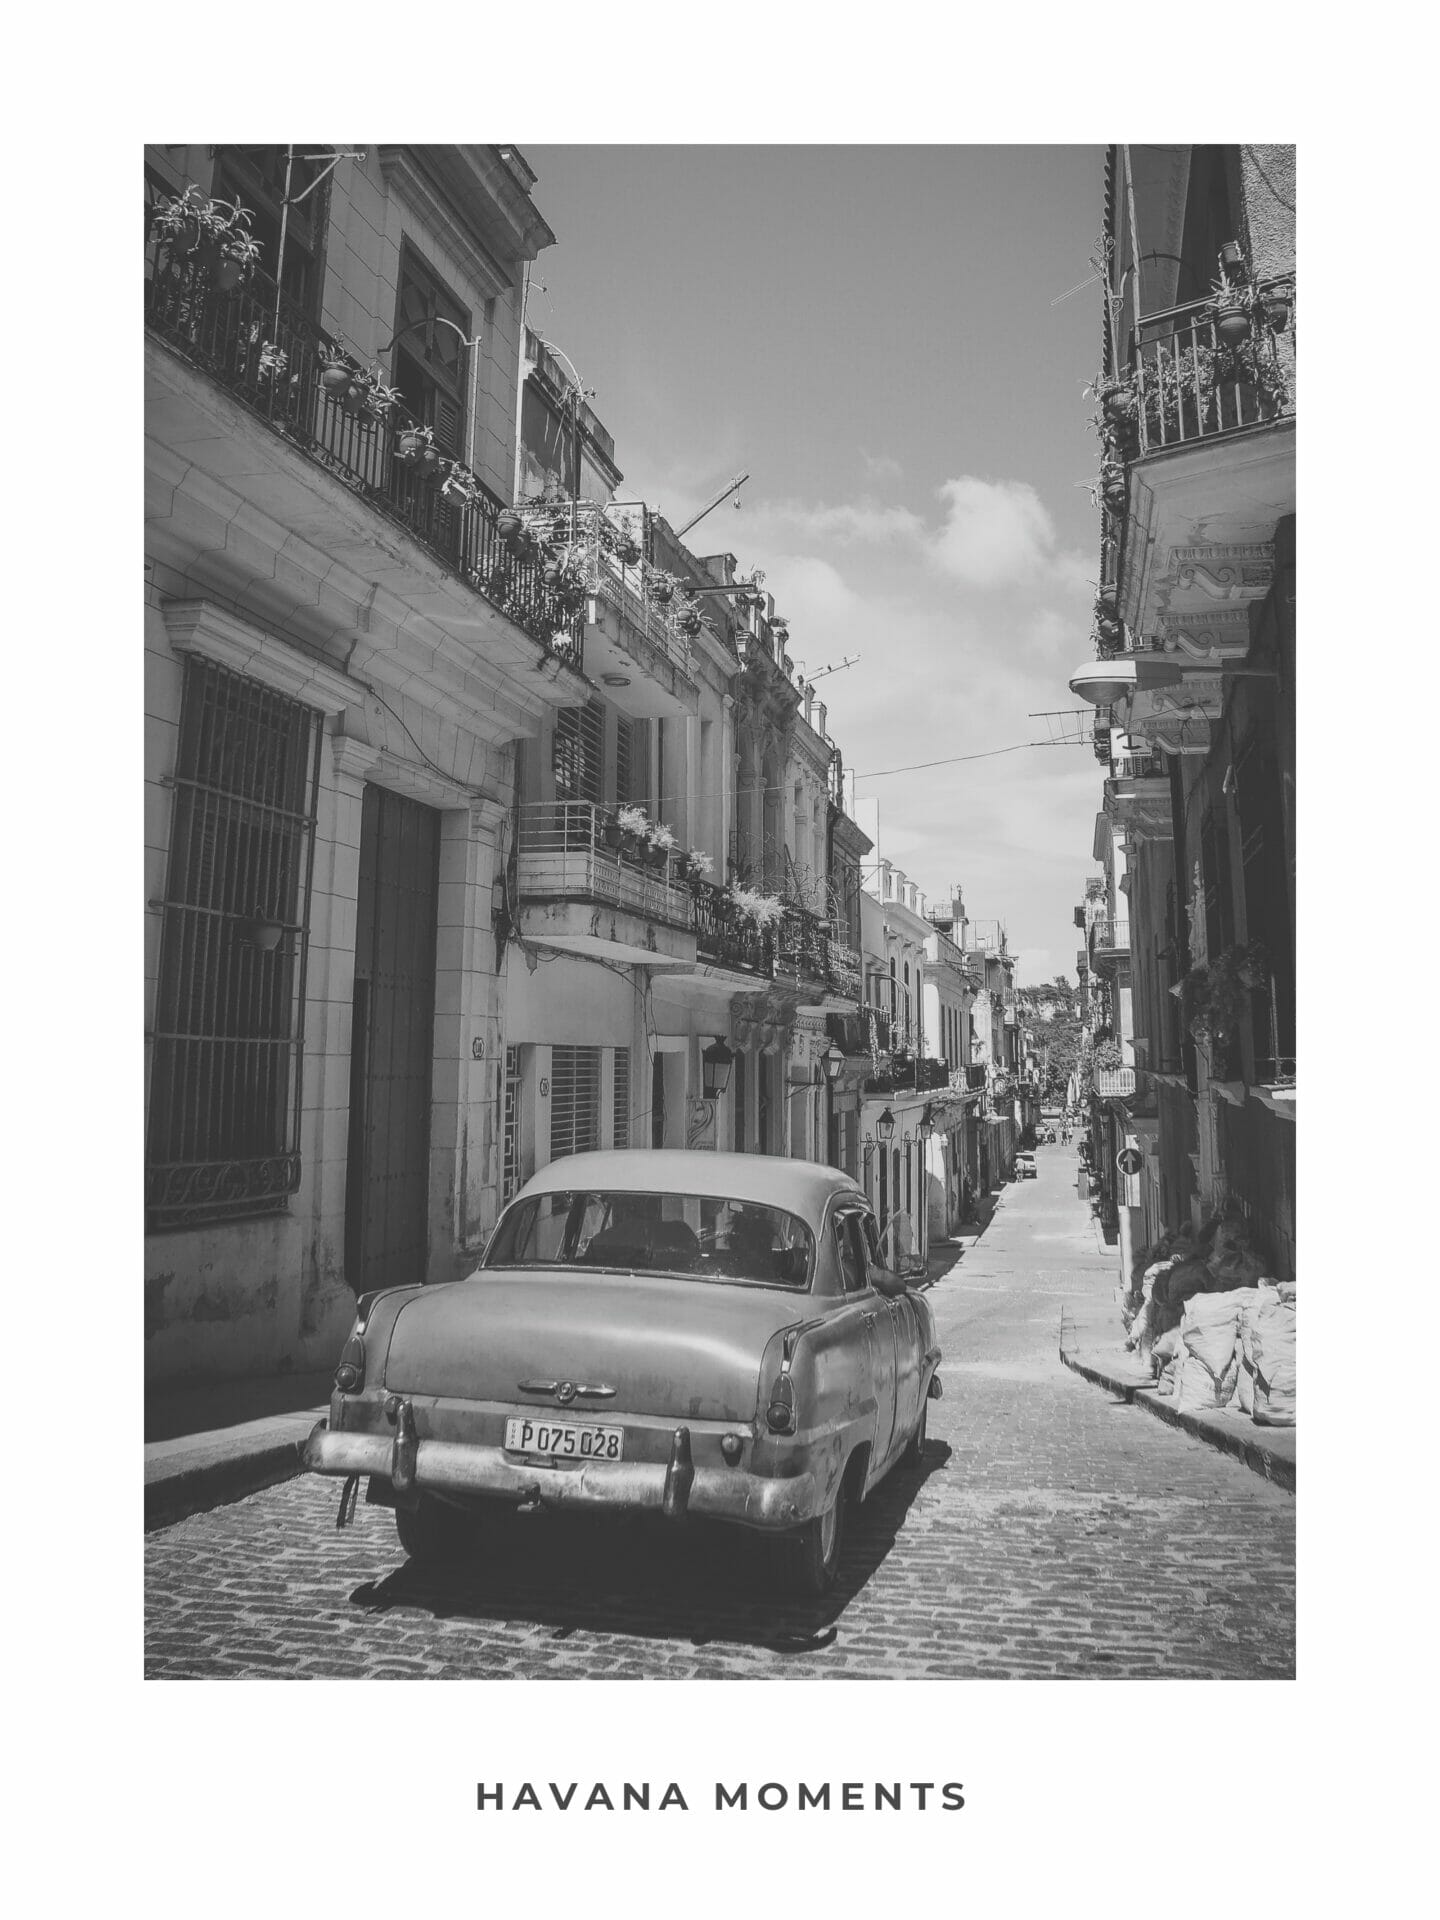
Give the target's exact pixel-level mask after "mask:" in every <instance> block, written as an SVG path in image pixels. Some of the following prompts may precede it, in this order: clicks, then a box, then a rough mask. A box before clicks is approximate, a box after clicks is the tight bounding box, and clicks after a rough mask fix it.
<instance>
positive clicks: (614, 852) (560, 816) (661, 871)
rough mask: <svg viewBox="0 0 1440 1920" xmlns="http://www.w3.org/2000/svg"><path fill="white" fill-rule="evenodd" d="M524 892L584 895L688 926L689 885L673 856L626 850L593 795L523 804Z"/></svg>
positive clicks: (524, 897) (691, 914) (691, 919)
mask: <svg viewBox="0 0 1440 1920" xmlns="http://www.w3.org/2000/svg"><path fill="white" fill-rule="evenodd" d="M519 827H520V831H519V840H518V849H517V851H518V860H519V878H518V885H519V892H520V900H521V903H522V905H523V904H524V903H525V902H526V901H532V900H585V901H595V902H597V903H599V904H602V905H606V906H612V907H620V908H623V909H625V910H626V911H628V912H631V913H637V914H642V915H643V916H644V917H645V918H646V919H647V920H658V921H659V922H661V923H662V924H663V925H665V926H670V927H680V928H683V929H685V930H687V931H689V930H691V929H693V928H694V926H695V919H696V916H695V906H694V900H693V897H692V893H691V889H690V888H689V887H686V886H680V885H679V884H677V883H676V881H675V877H674V871H673V864H672V862H671V860H670V858H669V856H668V855H666V854H663V853H661V854H660V855H659V856H658V857H655V856H639V855H636V854H634V853H632V852H629V851H627V850H626V848H625V846H624V844H623V842H622V840H621V838H620V835H619V832H618V829H615V828H614V824H613V820H612V819H611V818H610V816H608V815H607V814H606V812H605V810H604V808H602V807H595V806H592V805H591V804H590V803H589V801H588V800H541V801H536V802H532V803H531V804H530V805H528V806H523V807H521V809H520V822H519Z"/></svg>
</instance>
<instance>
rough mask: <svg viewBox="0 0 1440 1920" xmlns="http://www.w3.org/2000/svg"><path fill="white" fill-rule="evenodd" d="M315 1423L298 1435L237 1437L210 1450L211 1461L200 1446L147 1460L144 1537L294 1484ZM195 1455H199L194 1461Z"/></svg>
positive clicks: (308, 1422)
mask: <svg viewBox="0 0 1440 1920" xmlns="http://www.w3.org/2000/svg"><path fill="white" fill-rule="evenodd" d="M267 1424H268V1423H267ZM313 1425H314V1420H313V1418H312V1419H308V1420H307V1421H306V1422H305V1431H304V1433H302V1434H296V1433H294V1432H293V1431H292V1432H291V1433H289V1434H286V1435H283V1436H279V1437H273V1436H267V1437H265V1438H259V1437H256V1438H253V1439H250V1440H245V1439H238V1440H237V1441H235V1442H234V1443H232V1444H231V1445H229V1446H222V1447H220V1448H217V1449H214V1450H212V1451H211V1452H210V1455H209V1457H204V1454H205V1449H203V1448H202V1449H187V1450H186V1451H184V1452H182V1453H181V1454H180V1455H179V1457H178V1458H176V1459H175V1460H174V1461H173V1463H170V1462H161V1463H152V1462H151V1461H148V1460H147V1462H146V1468H145V1531H146V1533H154V1532H156V1531H157V1529H159V1528H160V1527H169V1526H173V1525H174V1524H175V1522H176V1521H177V1520H186V1519H188V1518H189V1517H190V1516H191V1515H192V1514H196V1513H208V1512H209V1511H210V1509H211V1508H212V1507H225V1506H229V1505H231V1503H232V1502H234V1501H236V1500H243V1499H244V1498H245V1497H246V1495H247V1494H252V1493H260V1492H263V1491H264V1489H265V1488H266V1487H274V1486H278V1485H280V1483H281V1482H282V1481H285V1480H293V1479H294V1478H295V1477H296V1475H297V1474H299V1473H301V1472H303V1471H304V1467H303V1461H302V1455H303V1453H304V1450H305V1441H306V1438H307V1437H308V1435H309V1432H310V1428H311V1427H312V1426H313ZM197 1453H199V1454H200V1455H201V1457H199V1458H197V1457H196V1455H197Z"/></svg>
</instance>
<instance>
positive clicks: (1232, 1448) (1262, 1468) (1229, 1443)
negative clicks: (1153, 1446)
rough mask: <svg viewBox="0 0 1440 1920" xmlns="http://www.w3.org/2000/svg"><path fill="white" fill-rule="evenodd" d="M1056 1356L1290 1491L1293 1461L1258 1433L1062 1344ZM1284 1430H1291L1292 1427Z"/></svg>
mask: <svg viewBox="0 0 1440 1920" xmlns="http://www.w3.org/2000/svg"><path fill="white" fill-rule="evenodd" d="M1060 1359H1061V1361H1062V1362H1063V1364H1064V1365H1065V1366H1067V1367H1069V1369H1070V1370H1071V1372H1072V1373H1078V1374H1079V1375H1080V1377H1081V1379H1082V1380H1089V1381H1091V1382H1092V1383H1093V1384H1094V1385H1095V1386H1097V1387H1105V1388H1107V1389H1108V1390H1109V1391H1110V1392H1111V1393H1114V1394H1118V1395H1119V1396H1120V1398H1121V1399H1122V1400H1124V1402H1125V1403H1126V1405H1127V1406H1131V1407H1144V1408H1145V1410H1146V1412H1147V1413H1153V1414H1154V1415H1155V1416H1156V1418H1157V1419H1159V1420H1163V1421H1165V1422H1166V1424H1167V1425H1169V1426H1172V1427H1179V1428H1181V1429H1182V1431H1184V1432H1185V1433H1188V1434H1191V1435H1192V1436H1193V1437H1194V1438H1195V1439H1197V1440H1203V1441H1204V1442H1205V1443H1206V1445H1207V1446H1212V1447H1218V1448H1219V1449H1220V1450H1221V1452H1223V1453H1231V1454H1234V1456H1235V1457H1236V1459H1238V1460H1243V1461H1244V1463H1245V1465H1246V1466H1247V1467H1249V1469H1250V1471H1251V1472H1252V1473H1258V1474H1259V1475H1260V1476H1261V1478H1262V1479H1265V1480H1269V1481H1271V1482H1272V1483H1273V1484H1274V1485H1275V1486H1277V1487H1283V1488H1284V1490H1285V1491H1286V1492H1287V1493H1294V1491H1295V1462H1294V1461H1293V1460H1285V1459H1282V1458H1281V1457H1279V1456H1278V1455H1277V1454H1275V1453H1272V1452H1271V1450H1270V1449H1269V1448H1268V1447H1267V1446H1266V1445H1265V1443H1264V1441H1263V1440H1261V1439H1259V1438H1258V1437H1254V1438H1252V1437H1251V1436H1250V1435H1247V1434H1246V1433H1244V1432H1243V1431H1240V1430H1235V1429H1232V1428H1230V1427H1222V1426H1220V1425H1218V1424H1217V1423H1216V1422H1215V1421H1213V1420H1205V1419H1203V1418H1202V1417H1201V1416H1200V1415H1199V1414H1198V1413H1192V1412H1190V1411H1188V1410H1187V1409H1186V1408H1184V1407H1176V1406H1173V1405H1172V1404H1171V1402H1170V1401H1169V1400H1168V1399H1167V1398H1166V1397H1165V1395H1164V1394H1159V1393H1156V1392H1155V1391H1154V1389H1153V1388H1151V1387H1143V1386H1140V1385H1138V1384H1137V1382H1135V1381H1134V1380H1124V1379H1122V1378H1120V1376H1119V1375H1117V1374H1114V1373H1108V1372H1106V1371H1105V1369H1104V1368H1103V1367H1096V1366H1091V1365H1089V1364H1088V1363H1087V1362H1086V1361H1084V1360H1081V1359H1079V1358H1078V1357H1077V1356H1076V1355H1075V1354H1073V1353H1067V1352H1066V1350H1065V1348H1064V1347H1063V1346H1062V1347H1061V1348H1060ZM1286 1431H1289V1432H1293V1431H1294V1429H1293V1428H1290V1429H1286Z"/></svg>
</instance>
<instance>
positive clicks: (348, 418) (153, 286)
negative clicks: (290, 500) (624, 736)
mask: <svg viewBox="0 0 1440 1920" xmlns="http://www.w3.org/2000/svg"><path fill="white" fill-rule="evenodd" d="M146 267H147V275H148V277H147V280H146V285H145V322H146V325H147V327H148V328H149V329H150V331H151V332H152V333H153V334H154V335H155V336H156V337H157V338H158V339H160V340H162V341H163V342H164V343H165V345H166V346H168V347H169V348H171V349H172V350H173V351H174V352H175V353H177V354H179V355H180V356H181V357H182V358H183V359H184V360H186V361H188V362H189V363H191V365H193V366H195V367H197V368H199V369H201V370H202V371H203V372H204V373H205V374H207V375H208V376H209V377H210V379H212V380H213V381H215V382H216V383H217V384H218V385H219V386H220V387H222V388H223V389H224V390H225V392H226V393H228V394H229V395H230V396H231V398H232V399H234V400H235V401H237V402H239V403H240V404H241V405H242V406H244V407H245V408H247V409H248V410H249V411H250V412H251V413H252V414H254V415H255V417H256V418H257V419H259V420H261V421H263V422H264V423H265V425H266V426H267V427H268V428H269V429H270V430H271V431H272V432H273V433H274V434H275V435H276V436H277V438H279V439H281V440H283V441H285V442H287V443H288V444H289V445H290V446H292V447H294V448H296V449H298V450H299V451H300V452H301V453H303V454H304V455H306V456H307V457H308V458H309V459H310V460H313V461H314V462H316V463H317V464H318V465H319V466H322V467H324V468H325V469H326V471H327V472H328V473H330V474H332V475H333V476H334V477H335V478H336V479H337V480H339V481H340V482H341V484H342V485H343V486H345V487H347V488H349V489H350V491H351V492H352V493H354V494H355V495H356V496H358V497H359V498H360V499H362V500H364V501H365V502H366V503H367V504H368V505H369V506H370V507H372V508H373V509H374V510H375V511H376V512H377V513H378V514H380V515H382V516H383V517H384V519H386V520H387V521H389V522H390V523H391V524H392V525H394V526H397V527H400V528H402V529H403V530H404V531H405V532H406V533H407V534H409V535H410V537H411V538H412V539H413V540H415V541H416V542H418V544H419V545H420V546H421V547H423V548H424V549H425V550H426V552H427V553H429V554H430V555H432V556H433V557H434V558H435V559H436V560H438V561H439V562H440V564H441V566H442V567H443V568H444V569H445V570H446V571H447V572H448V573H449V574H451V575H453V576H454V578H456V579H457V580H460V581H462V582H463V583H464V585H465V586H466V587H468V588H470V589H471V590H472V591H473V592H474V593H476V594H478V595H481V596H483V598H484V599H485V600H486V601H487V602H488V603H489V604H490V605H491V606H492V607H494V608H496V609H498V611H499V612H500V613H502V614H503V615H504V616H505V617H506V619H507V620H509V621H510V622H511V623H512V624H513V625H514V626H516V627H518V628H520V629H521V630H522V631H523V632H525V633H526V634H528V635H529V636H530V638H531V639H532V640H534V641H535V642H537V643H538V645H539V646H540V647H541V648H542V649H544V650H545V652H546V653H548V654H550V655H551V656H552V657H555V658H558V659H560V660H562V661H563V662H564V663H565V664H566V665H568V666H570V667H572V668H574V669H575V670H576V671H577V672H579V671H580V670H581V668H582V665H583V659H582V656H583V633H584V626H583V620H582V617H581V616H580V615H578V614H576V613H574V612H572V611H569V610H567V608H566V606H565V604H564V603H563V602H562V601H561V599H560V598H559V597H558V596H557V595H556V594H555V593H553V592H551V591H550V590H549V589H548V588H547V587H546V585H545V583H544V580H543V578H542V575H541V565H540V562H539V560H538V559H533V558H532V559H517V558H516V557H515V556H514V555H512V554H511V553H510V552H509V551H508V550H507V548H506V546H505V544H504V543H503V542H502V541H501V540H500V538H499V536H498V534H497V531H496V521H497V518H498V516H499V514H500V512H501V511H502V510H503V505H502V502H500V501H499V500H498V499H496V497H495V496H494V495H493V494H491V493H490V492H489V491H488V490H486V489H483V488H482V489H481V490H480V492H479V494H478V496H473V497H470V498H468V499H465V500H458V499H456V498H454V497H452V495H451V494H450V493H447V492H445V491H442V487H441V485H440V484H439V479H440V470H439V469H437V470H436V475H435V477H434V478H429V479H427V478H426V477H424V475H423V474H422V473H421V471H420V470H419V469H418V468H417V467H415V466H411V465H407V464H406V463H405V461H403V460H402V459H401V458H399V456H398V450H397V439H398V434H397V429H398V428H400V427H401V426H404V425H407V424H408V421H407V420H405V419H404V418H403V417H402V416H400V415H399V413H398V410H396V412H394V413H392V414H391V415H390V416H389V417H388V419H380V418H377V417H376V416H375V415H374V414H373V413H371V412H368V411H360V412H353V411H350V410H349V409H348V407H347V406H346V404H345V403H344V402H343V401H342V400H341V399H340V398H338V397H337V396H336V395H334V394H333V393H330V392H327V390H326V389H325V387H324V385H323V384H322V380H321V375H322V372H323V370H324V367H325V364H326V351H325V350H327V349H328V350H331V351H334V350H335V349H336V343H335V342H334V341H333V339H332V338H331V336H330V335H329V334H327V333H326V332H325V331H324V329H323V328H321V327H319V326H317V325H316V324H315V323H314V321H312V320H311V319H309V317H308V316H307V315H305V314H304V313H302V312H301V311H300V309H299V308H298V307H296V306H294V305H293V304H292V303H291V302H290V301H289V300H288V299H286V298H285V297H284V296H283V295H280V294H278V293H277V291H276V288H275V285H274V282H273V281H270V280H268V279H266V278H265V276H264V275H262V274H260V273H255V274H253V275H252V277H251V278H250V280H249V281H248V282H247V283H246V284H245V285H244V286H243V287H240V288H236V289H233V290H225V289H222V288H220V287H219V286H218V285H217V284H216V282H215V278H214V274H213V271H212V269H211V267H210V266H208V265H206V264H203V263H202V258H201V256H200V255H199V254H190V253H185V252H182V251H178V250H175V249H174V248H172V247H170V246H167V244H166V243H165V242H164V241H156V240H152V241H151V243H150V245H149V248H148V250H147V258H146ZM167 403H168V404H171V405H172V406H173V405H175V404H177V403H175V402H169V401H168V397H167ZM186 424H187V426H188V425H189V423H188V422H187V423H186ZM187 437H198V436H189V435H187ZM237 455H238V450H237V449H234V448H232V449H231V450H230V453H229V456H228V459H227V464H226V466H225V469H224V471H225V472H226V474H227V475H233V476H234V477H235V478H236V481H237V484H239V482H240V481H242V480H243V478H244V475H243V474H242V472H241V466H242V463H241V461H240V460H239V459H238V457H237ZM270 493H271V494H272V495H275V496H277V497H278V489H277V487H276V486H275V485H274V484H272V485H271V487H270ZM376 544H377V543H375V542H374V541H372V542H371V546H372V557H373V549H374V548H375V546H376Z"/></svg>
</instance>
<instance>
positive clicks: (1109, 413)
mask: <svg viewBox="0 0 1440 1920" xmlns="http://www.w3.org/2000/svg"><path fill="white" fill-rule="evenodd" d="M1100 405H1101V408H1102V409H1103V411H1104V414H1105V418H1106V419H1107V420H1112V421H1114V423H1115V424H1116V425H1117V426H1118V425H1120V423H1121V422H1122V421H1125V420H1128V419H1129V418H1130V416H1131V414H1132V413H1134V411H1135V396H1134V394H1133V393H1130V392H1128V391H1127V390H1126V389H1125V388H1124V387H1116V388H1115V389H1113V390H1112V391H1111V392H1110V393H1107V394H1106V396H1105V398H1104V399H1103V400H1102V401H1101V402H1100Z"/></svg>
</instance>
